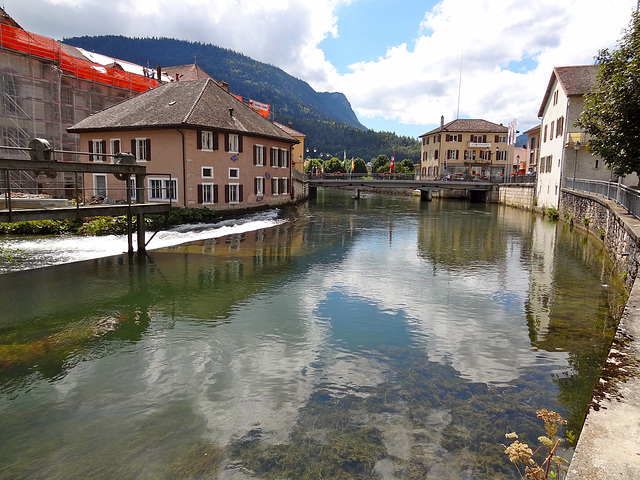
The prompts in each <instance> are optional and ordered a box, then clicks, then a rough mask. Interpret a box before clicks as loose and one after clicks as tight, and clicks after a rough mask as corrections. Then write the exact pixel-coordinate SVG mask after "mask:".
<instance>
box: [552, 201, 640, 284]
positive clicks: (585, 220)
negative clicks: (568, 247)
mask: <svg viewBox="0 0 640 480" xmlns="http://www.w3.org/2000/svg"><path fill="white" fill-rule="evenodd" d="M559 213H560V219H562V220H564V221H566V222H570V223H573V225H574V226H575V227H578V228H583V229H586V230H588V231H590V232H591V233H593V234H595V235H597V236H598V237H599V238H600V239H601V240H602V242H603V243H604V246H605V248H606V249H607V252H608V254H609V257H610V258H611V260H612V261H613V262H614V264H615V266H616V269H617V270H618V271H619V272H621V274H622V275H623V276H624V281H625V286H626V288H627V291H631V287H633V282H634V281H635V279H636V276H637V275H638V266H639V259H640V240H639V239H640V220H638V219H637V218H636V217H634V216H633V215H631V214H629V213H628V212H627V211H626V209H625V208H623V207H621V206H620V205H618V204H616V203H615V202H613V201H611V200H607V199H605V198H602V197H598V196H596V195H589V194H586V193H580V192H576V191H573V190H566V189H563V190H562V192H561V195H560V208H559Z"/></svg>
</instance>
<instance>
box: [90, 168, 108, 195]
mask: <svg viewBox="0 0 640 480" xmlns="http://www.w3.org/2000/svg"><path fill="white" fill-rule="evenodd" d="M93 195H94V196H96V197H106V196H107V175H106V174H104V173H94V174H93Z"/></svg>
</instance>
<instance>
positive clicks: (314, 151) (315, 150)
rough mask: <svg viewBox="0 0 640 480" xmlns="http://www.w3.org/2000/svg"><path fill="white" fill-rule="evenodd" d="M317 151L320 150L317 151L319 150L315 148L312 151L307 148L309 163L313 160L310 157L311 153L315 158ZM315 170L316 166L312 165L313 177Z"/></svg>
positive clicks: (310, 169) (310, 170) (310, 168)
mask: <svg viewBox="0 0 640 480" xmlns="http://www.w3.org/2000/svg"><path fill="white" fill-rule="evenodd" d="M317 151H318V149H317V148H314V149H313V150H310V149H309V147H307V161H309V162H310V161H311V160H313V159H312V158H311V157H310V156H309V153H310V152H313V155H314V156H315V154H316V152H317ZM315 168H316V167H314V166H313V164H311V167H309V173H311V174H312V175H313V173H314V170H315Z"/></svg>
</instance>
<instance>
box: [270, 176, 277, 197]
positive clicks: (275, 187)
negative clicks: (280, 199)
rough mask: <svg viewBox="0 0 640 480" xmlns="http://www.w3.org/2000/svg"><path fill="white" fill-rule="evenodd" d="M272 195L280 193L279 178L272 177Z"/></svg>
mask: <svg viewBox="0 0 640 480" xmlns="http://www.w3.org/2000/svg"><path fill="white" fill-rule="evenodd" d="M271 195H278V179H277V178H275V177H271Z"/></svg>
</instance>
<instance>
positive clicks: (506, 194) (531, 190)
mask: <svg viewBox="0 0 640 480" xmlns="http://www.w3.org/2000/svg"><path fill="white" fill-rule="evenodd" d="M535 193H536V187H535V184H527V185H500V186H499V187H498V203H501V204H503V205H507V206H509V207H516V208H524V209H527V210H530V209H532V208H533V206H534V198H535Z"/></svg>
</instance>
